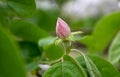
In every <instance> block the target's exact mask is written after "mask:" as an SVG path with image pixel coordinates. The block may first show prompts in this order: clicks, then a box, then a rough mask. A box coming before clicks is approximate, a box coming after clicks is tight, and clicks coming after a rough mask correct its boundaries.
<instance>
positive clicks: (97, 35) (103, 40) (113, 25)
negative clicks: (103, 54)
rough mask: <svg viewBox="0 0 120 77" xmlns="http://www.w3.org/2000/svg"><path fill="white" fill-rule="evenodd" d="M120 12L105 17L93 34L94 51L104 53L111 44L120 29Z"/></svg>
mask: <svg viewBox="0 0 120 77" xmlns="http://www.w3.org/2000/svg"><path fill="white" fill-rule="evenodd" d="M119 20H120V12H115V13H112V14H110V15H107V16H105V17H103V18H102V19H101V20H100V21H99V22H98V23H97V24H96V27H95V29H94V32H93V37H94V41H95V42H94V47H95V49H94V51H95V52H97V51H102V50H103V49H105V47H106V46H107V45H108V44H109V43H110V41H111V40H112V38H113V37H114V35H115V34H116V33H117V32H118V31H119V29H120V21H119Z"/></svg>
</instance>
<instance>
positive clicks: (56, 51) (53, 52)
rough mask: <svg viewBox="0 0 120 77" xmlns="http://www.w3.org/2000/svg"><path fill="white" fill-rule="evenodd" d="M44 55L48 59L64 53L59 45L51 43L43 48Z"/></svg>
mask: <svg viewBox="0 0 120 77" xmlns="http://www.w3.org/2000/svg"><path fill="white" fill-rule="evenodd" d="M45 55H46V57H47V58H48V59H50V60H57V59H59V58H61V57H62V56H63V55H64V50H63V48H62V47H61V46H60V45H57V46H56V45H55V44H52V45H50V46H49V47H48V48H47V49H46V50H45Z"/></svg>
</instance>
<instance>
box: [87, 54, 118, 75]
mask: <svg viewBox="0 0 120 77" xmlns="http://www.w3.org/2000/svg"><path fill="white" fill-rule="evenodd" d="M89 57H90V59H91V60H92V61H93V63H94V64H95V65H96V66H97V68H98V69H99V71H100V73H101V75H102V77H120V74H119V72H118V71H117V69H116V68H115V67H114V66H113V65H112V64H111V63H109V62H108V61H106V60H105V59H103V58H101V57H98V56H92V55H90V56H89Z"/></svg>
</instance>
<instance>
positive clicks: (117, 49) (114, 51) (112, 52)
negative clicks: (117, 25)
mask: <svg viewBox="0 0 120 77" xmlns="http://www.w3.org/2000/svg"><path fill="white" fill-rule="evenodd" d="M109 60H110V61H111V62H112V63H113V64H115V63H117V62H118V61H119V60H120V32H119V33H118V34H117V35H116V37H115V38H114V40H113V42H112V44H111V46H110V49H109Z"/></svg>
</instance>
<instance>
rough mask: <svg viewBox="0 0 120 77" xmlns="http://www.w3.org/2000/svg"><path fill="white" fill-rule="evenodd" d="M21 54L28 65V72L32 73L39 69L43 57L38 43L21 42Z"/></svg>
mask: <svg viewBox="0 0 120 77" xmlns="http://www.w3.org/2000/svg"><path fill="white" fill-rule="evenodd" d="M19 45H20V48H21V53H22V55H23V58H24V60H25V63H26V68H27V70H28V71H32V70H34V69H36V68H37V67H38V64H39V62H40V57H41V51H40V50H39V48H38V46H37V44H36V43H32V42H27V41H22V42H19Z"/></svg>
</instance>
